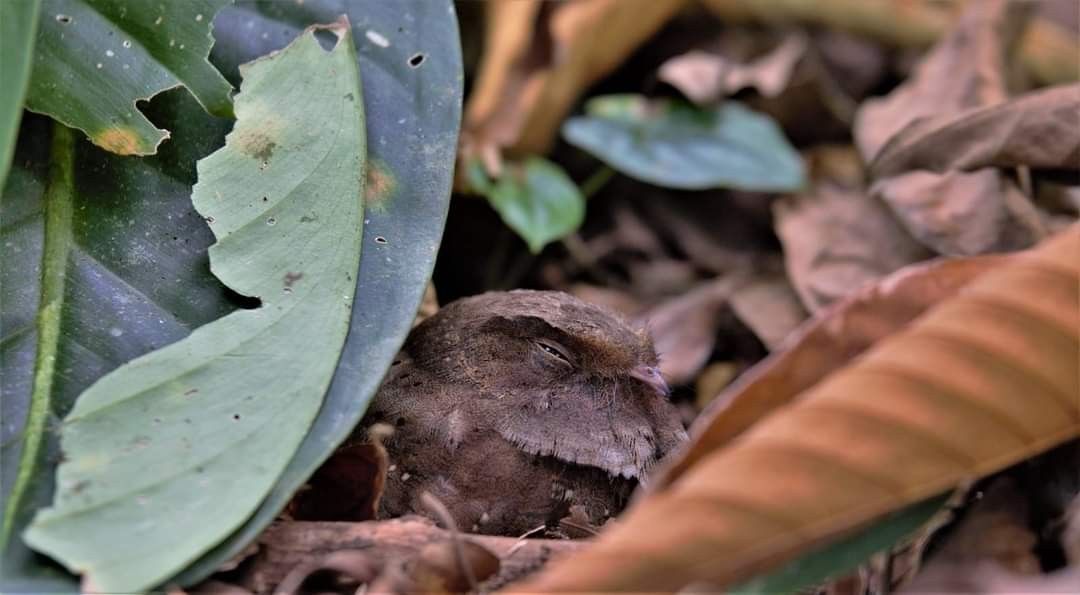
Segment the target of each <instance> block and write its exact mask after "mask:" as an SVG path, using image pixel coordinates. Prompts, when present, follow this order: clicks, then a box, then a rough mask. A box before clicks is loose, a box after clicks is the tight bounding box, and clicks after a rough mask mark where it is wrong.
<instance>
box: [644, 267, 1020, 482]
mask: <svg viewBox="0 0 1080 595" xmlns="http://www.w3.org/2000/svg"><path fill="white" fill-rule="evenodd" d="M1009 258H1010V257H1007V256H980V257H976V258H963V259H953V260H937V261H932V262H929V263H925V264H918V265H913V266H910V267H906V268H904V269H901V270H900V271H897V272H896V273H894V274H892V275H890V276H889V277H887V278H885V279H882V280H881V281H880V282H878V283H876V284H874V285H872V286H870V287H867V288H866V289H864V290H863V291H860V292H859V293H857V294H855V295H852V296H850V297H848V298H846V299H844V300H842V301H840V302H838V303H836V304H834V305H832V306H831V307H829V308H828V309H826V310H824V311H822V312H820V313H819V314H818V315H817V316H816V317H814V319H813V320H811V321H810V322H808V323H807V324H806V325H804V326H803V327H802V328H800V329H799V330H797V331H796V332H795V334H794V336H792V337H791V338H790V339H789V340H790V343H789V344H788V347H787V349H785V350H783V351H780V352H778V353H775V354H773V355H771V356H769V358H768V359H766V360H765V361H763V362H762V363H760V364H759V365H758V366H756V367H755V368H753V369H752V370H750V371H749V372H747V373H746V374H744V375H743V376H742V377H741V378H739V379H738V381H736V383H735V384H733V385H732V386H730V387H728V388H727V389H726V390H725V391H724V392H723V393H720V395H719V396H716V397H715V398H711V404H710V406H709V407H708V408H707V409H706V410H705V411H702V413H701V415H700V416H699V417H698V418H697V420H696V421H695V422H694V425H693V426H692V427H691V428H690V433H691V435H692V436H693V440H692V441H691V443H690V445H689V446H688V447H687V448H686V449H685V450H684V451H683V452H682V453H681V455H680V456H679V457H678V459H676V460H674V461H672V462H671V463H670V464H669V466H668V468H667V469H665V470H664V471H663V472H661V473H657V474H656V475H655V476H654V477H653V478H652V481H651V483H650V488H651V489H659V488H662V487H664V486H666V485H668V484H670V483H671V482H673V481H675V480H676V479H678V477H679V476H680V475H682V473H683V472H685V471H686V470H687V469H689V468H691V467H693V466H694V465H696V464H697V463H698V462H699V461H700V460H701V459H702V458H704V457H705V456H707V455H708V454H709V453H711V452H713V451H715V450H717V449H718V448H720V447H722V446H724V445H726V444H727V443H729V442H730V441H731V440H733V439H734V438H735V437H736V436H738V435H739V434H741V433H742V432H744V431H746V430H747V429H748V428H750V427H751V426H752V425H753V424H754V423H756V422H757V421H758V420H760V419H762V418H764V417H765V416H766V415H768V414H769V413H772V412H773V411H775V410H777V409H779V408H781V407H783V406H785V405H789V404H791V402H792V401H794V400H795V399H796V398H798V396H799V395H800V394H802V393H803V392H804V391H806V390H808V389H809V388H810V387H812V386H814V385H815V384H817V383H818V382H820V381H821V380H822V379H824V378H825V377H826V376H828V375H829V374H831V373H832V372H834V371H836V370H839V369H841V368H843V367H844V366H846V365H848V364H849V363H850V362H851V361H852V360H853V359H854V358H855V357H857V356H859V355H861V354H862V353H864V352H865V351H866V350H868V349H869V348H870V347H872V346H873V345H874V344H875V343H877V342H878V341H881V340H882V339H884V338H886V337H888V336H889V335H891V334H893V333H895V332H897V331H899V330H901V329H903V328H904V327H905V326H907V325H908V324H910V323H911V321H913V320H915V319H916V318H917V317H919V316H921V315H922V314H923V313H924V312H925V311H926V310H927V309H928V308H930V307H931V306H933V305H934V304H936V303H938V302H940V301H942V300H945V299H947V298H950V297H952V296H953V295H955V294H956V293H958V292H959V291H960V290H961V289H963V287H964V286H966V285H967V284H968V283H970V282H971V281H972V280H974V279H976V278H977V277H978V276H979V275H982V274H983V273H985V272H986V271H988V270H990V269H992V268H994V267H997V266H1001V265H1002V264H1003V263H1005V262H1008V259H1009Z"/></svg>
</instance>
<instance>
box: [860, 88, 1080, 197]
mask: <svg viewBox="0 0 1080 595" xmlns="http://www.w3.org/2000/svg"><path fill="white" fill-rule="evenodd" d="M916 124H917V125H914V126H910V127H908V128H907V129H906V130H904V131H903V132H901V133H899V134H897V135H896V136H894V137H893V138H892V139H891V140H890V141H889V142H888V143H887V144H886V145H885V146H884V147H882V149H881V151H880V153H879V154H878V156H877V157H876V158H875V159H874V163H873V164H872V165H871V173H872V175H873V176H874V177H878V178H882V177H887V176H894V175H897V174H900V173H903V172H905V171H909V170H914V169H928V170H931V171H936V172H945V171H948V170H952V169H959V170H965V171H967V170H973V169H978V168H980V167H986V166H995V167H1016V166H1018V165H1027V166H1030V167H1032V168H1041V169H1069V170H1077V169H1080V134H1078V133H1077V131H1080V84H1072V85H1059V86H1057V87H1050V88H1049V89H1042V90H1040V91H1036V92H1033V93H1028V94H1025V95H1021V96H1020V97H1017V98H1016V99H1013V100H1011V101H1008V102H1006V103H1002V104H997V105H992V106H990V107H984V108H980V109H972V110H967V111H963V112H960V113H959V114H955V115H948V116H941V117H931V118H927V119H925V120H922V121H919V122H917V123H916ZM1065 131H1071V132H1072V134H1065V133H1064V132H1065Z"/></svg>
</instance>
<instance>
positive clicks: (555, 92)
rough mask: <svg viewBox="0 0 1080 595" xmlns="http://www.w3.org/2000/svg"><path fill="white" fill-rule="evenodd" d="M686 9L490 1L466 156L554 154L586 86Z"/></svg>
mask: <svg viewBox="0 0 1080 595" xmlns="http://www.w3.org/2000/svg"><path fill="white" fill-rule="evenodd" d="M683 4H684V0H666V1H664V2H656V1H655V0H580V1H578V2H560V3H541V2H537V1H536V0H522V1H515V2H490V3H488V6H487V8H488V11H489V12H488V17H487V26H486V30H487V31H486V35H485V48H484V57H483V59H482V60H481V64H480V71H479V74H478V76H477V81H476V86H475V87H474V88H473V91H472V93H471V94H470V95H469V100H468V104H467V105H466V108H465V124H464V127H463V128H464V130H463V133H462V134H463V140H464V142H465V144H466V152H467V153H470V152H471V153H473V154H475V153H480V154H488V155H490V154H491V152H492V150H497V149H501V148H504V147H505V148H509V149H510V151H511V152H512V153H515V154H541V153H545V152H547V149H548V148H549V147H550V145H551V143H552V141H554V139H555V136H556V134H557V133H558V131H559V125H560V124H561V123H562V121H563V119H564V118H565V116H566V113H567V112H568V111H569V110H570V108H571V107H572V106H573V104H574V102H576V101H577V100H578V98H579V96H580V95H581V93H582V92H583V91H584V90H585V88H586V87H588V85H590V84H591V83H593V82H595V81H596V80H597V79H599V78H600V77H601V76H603V75H605V74H607V73H609V72H611V71H612V70H613V69H614V68H615V67H617V66H618V65H619V64H621V63H622V61H623V60H624V59H625V58H626V57H627V56H628V55H629V54H630V53H631V52H632V51H634V49H636V48H637V47H638V45H639V44H641V43H642V42H644V41H645V40H646V39H648V38H649V37H650V36H651V35H652V34H653V33H655V32H656V31H657V30H658V29H659V28H660V27H661V26H662V25H663V24H664V23H665V22H667V20H668V19H669V18H671V17H672V16H673V15H674V14H676V13H677V12H678V11H679V10H680V9H681V8H682V5H683ZM470 156H471V155H470ZM489 173H495V172H489Z"/></svg>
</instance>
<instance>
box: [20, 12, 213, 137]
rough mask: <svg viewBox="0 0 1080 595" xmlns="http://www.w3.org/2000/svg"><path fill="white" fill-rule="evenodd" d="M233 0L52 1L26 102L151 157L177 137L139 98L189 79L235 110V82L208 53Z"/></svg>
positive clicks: (208, 98)
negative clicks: (216, 22) (221, 14)
mask: <svg viewBox="0 0 1080 595" xmlns="http://www.w3.org/2000/svg"><path fill="white" fill-rule="evenodd" d="M231 1H232V0H183V1H182V2H175V1H169V2H150V1H148V0H43V2H42V6H41V14H40V21H41V24H40V27H39V29H38V34H37V47H36V51H35V52H34V63H33V74H32V76H31V78H30V88H29V90H28V92H27V95H26V107H27V109H30V110H31V111H35V112H38V113H42V114H46V115H48V116H52V117H53V118H55V119H56V120H58V121H60V122H63V123H64V124H66V125H67V126H70V127H72V128H77V129H79V130H81V131H83V132H85V133H86V135H87V136H88V137H89V138H90V140H91V141H92V142H93V143H94V144H95V145H98V146H99V147H102V148H104V149H106V150H108V151H112V152H113V153H118V154H120V155H151V154H153V153H155V152H157V147H158V145H159V144H160V143H161V142H162V141H163V140H165V139H166V138H168V137H169V132H168V131H166V130H160V129H158V128H157V127H156V126H154V125H153V123H151V122H150V120H148V119H147V118H146V116H144V115H143V114H142V113H141V112H140V111H139V109H138V108H137V107H136V102H137V101H140V100H146V99H150V98H151V97H153V96H154V95H157V94H158V93H160V92H162V91H164V90H166V89H171V88H173V87H177V86H184V87H186V88H187V89H188V90H189V91H190V92H191V94H192V95H194V96H195V98H196V99H197V100H198V101H199V103H200V104H201V105H202V106H203V108H204V109H206V111H207V112H209V113H211V114H213V115H216V116H231V115H232V102H231V100H230V98H229V94H230V93H231V91H232V86H231V85H229V82H228V81H226V80H225V77H223V76H222V75H221V73H220V72H218V71H217V69H216V68H214V66H213V65H211V64H210V62H209V61H208V60H207V56H208V54H209V53H210V48H211V46H212V45H213V37H212V36H211V29H212V27H211V21H212V20H213V18H214V15H215V14H217V12H218V11H219V10H220V9H221V8H222V7H223V6H225V5H227V4H229V3H230V2H231Z"/></svg>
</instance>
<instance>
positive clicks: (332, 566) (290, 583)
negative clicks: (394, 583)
mask: <svg viewBox="0 0 1080 595" xmlns="http://www.w3.org/2000/svg"><path fill="white" fill-rule="evenodd" d="M321 572H330V573H335V574H337V575H340V576H341V577H344V578H347V579H348V580H349V581H350V582H352V583H354V584H356V585H362V584H365V583H369V582H371V581H372V580H374V578H375V577H376V576H377V574H378V567H377V566H376V565H375V562H374V561H373V560H372V557H371V553H370V552H367V551H365V550H340V551H336V552H331V553H329V554H326V555H325V556H321V557H319V558H317V559H315V560H308V561H305V562H302V563H300V564H297V565H296V567H294V568H293V569H292V570H291V571H290V572H289V574H287V575H285V578H284V579H283V580H282V581H281V584H279V585H277V587H275V588H274V593H281V594H282V595H294V594H296V593H301V592H304V591H301V587H302V586H303V584H304V582H306V581H307V580H308V579H309V578H311V577H312V575H314V574H316V573H321Z"/></svg>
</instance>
